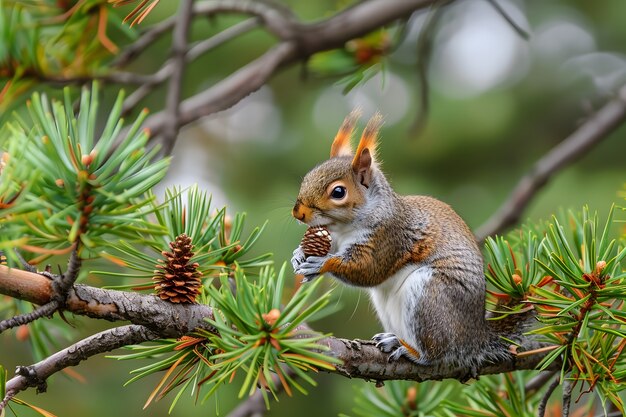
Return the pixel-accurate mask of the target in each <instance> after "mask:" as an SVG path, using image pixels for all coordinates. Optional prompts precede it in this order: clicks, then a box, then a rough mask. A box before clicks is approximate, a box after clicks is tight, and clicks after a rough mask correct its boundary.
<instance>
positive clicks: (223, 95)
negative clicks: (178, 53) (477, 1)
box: [145, 0, 438, 137]
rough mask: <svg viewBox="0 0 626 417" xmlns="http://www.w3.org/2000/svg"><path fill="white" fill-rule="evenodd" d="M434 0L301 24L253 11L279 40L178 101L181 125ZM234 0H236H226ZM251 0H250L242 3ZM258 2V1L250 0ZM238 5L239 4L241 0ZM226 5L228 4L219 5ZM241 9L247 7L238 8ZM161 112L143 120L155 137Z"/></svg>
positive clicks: (374, 6)
mask: <svg viewBox="0 0 626 417" xmlns="http://www.w3.org/2000/svg"><path fill="white" fill-rule="evenodd" d="M437 1H438V0H369V1H364V2H361V3H358V4H356V5H354V6H353V7H350V8H348V9H346V10H344V11H342V12H340V13H338V14H336V15H335V16H332V17H330V18H328V19H325V20H322V21H320V22H316V23H310V24H305V23H299V22H297V21H295V20H292V18H291V17H290V16H285V15H284V14H282V13H280V12H279V11H277V10H272V11H270V10H266V9H262V10H257V12H258V15H259V16H260V17H261V18H262V19H263V22H264V25H265V27H266V28H268V30H270V32H272V33H274V34H275V35H276V36H278V37H279V39H281V41H280V42H279V43H278V44H277V45H275V46H274V47H273V48H271V49H270V50H268V51H267V52H266V53H265V54H263V55H262V56H261V57H259V58H257V59H256V60H254V61H252V62H250V63H249V64H247V65H246V66H244V67H242V68H241V69H239V70H238V71H236V72H235V73H234V74H232V75H231V76H229V77H227V78H225V79H223V80H222V81H220V82H218V83H217V84H215V85H214V86H213V87H211V88H209V89H207V90H205V91H202V92H200V93H198V94H196V95H195V96H192V97H190V98H188V99H186V100H184V101H183V102H182V103H181V106H180V109H181V110H180V111H181V114H180V116H181V118H180V122H181V125H186V124H189V123H192V122H194V121H196V120H197V119H199V118H201V117H203V116H207V115H209V114H212V113H216V112H218V111H221V110H225V109H227V108H229V107H232V106H233V105H235V104H237V103H238V102H239V101H240V100H242V99H243V98H245V97H246V96H248V95H249V94H251V93H253V92H254V91H256V90H258V89H259V88H261V86H263V85H264V84H265V83H266V82H267V81H268V80H269V79H270V78H271V77H272V76H273V75H274V74H275V73H276V72H277V71H278V70H279V69H282V68H285V67H287V66H288V65H291V64H293V63H295V62H297V61H299V60H306V59H307V58H309V57H310V56H311V55H313V54H314V53H317V52H321V51H325V50H328V49H333V48H337V47H341V46H343V45H344V44H345V43H346V42H347V41H349V40H351V39H354V38H356V37H359V36H363V35H365V34H367V33H369V32H371V31H372V30H374V29H376V28H378V27H380V26H384V25H386V24H390V23H392V22H394V21H396V20H398V19H401V18H404V17H406V16H408V15H410V14H411V13H413V12H414V11H416V10H419V9H422V8H425V7H428V6H431V5H432V4H434V3H436V2H437ZM226 3H229V4H230V5H231V6H233V8H231V9H230V11H233V10H234V9H235V7H234V5H235V4H237V3H238V2H236V1H232V0H231V1H229V2H224V3H218V4H226ZM246 4H249V3H246ZM254 4H255V5H258V4H260V3H254ZM240 7H243V6H241V5H240ZM223 10H226V9H223ZM241 10H245V9H241ZM163 113H164V112H163V111H162V112H159V113H155V114H154V115H152V116H150V117H149V118H148V119H146V121H145V126H146V127H148V128H149V129H150V131H151V132H152V135H153V137H156V136H159V135H160V134H161V133H162V131H163V129H164V126H165V119H166V116H165V115H164V114H163Z"/></svg>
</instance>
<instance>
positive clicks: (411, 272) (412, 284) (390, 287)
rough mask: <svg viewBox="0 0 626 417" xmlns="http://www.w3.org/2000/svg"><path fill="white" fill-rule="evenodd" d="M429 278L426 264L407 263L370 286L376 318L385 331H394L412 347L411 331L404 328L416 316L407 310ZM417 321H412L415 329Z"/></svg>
mask: <svg viewBox="0 0 626 417" xmlns="http://www.w3.org/2000/svg"><path fill="white" fill-rule="evenodd" d="M431 278H432V270H431V269H430V268H429V267H428V266H423V265H408V266H406V267H404V268H402V269H401V270H400V271H398V272H396V273H395V274H394V275H393V276H392V277H391V278H389V279H387V280H386V281H385V282H384V283H382V284H381V285H378V286H376V287H373V288H370V289H369V293H370V298H371V299H372V304H374V308H375V309H376V313H377V314H378V318H379V320H380V322H381V324H382V325H383V327H384V329H385V332H388V333H394V334H395V335H396V336H398V337H400V338H401V339H404V340H406V341H407V342H409V343H411V344H413V345H414V346H415V344H414V343H415V342H416V341H415V340H413V339H414V337H415V336H414V335H413V334H410V333H413V332H412V331H407V330H408V329H409V328H408V327H407V320H413V321H414V320H415V315H414V314H411V313H410V312H409V311H408V309H409V308H410V309H414V308H415V305H414V304H415V302H416V301H417V300H419V299H420V298H421V296H422V293H423V291H424V284H426V283H427V282H428V281H429V280H430V279H431ZM407 297H410V300H411V304H413V305H412V306H410V307H409V306H407ZM416 324H417V325H419V323H412V324H411V326H410V328H414V326H415V325H416Z"/></svg>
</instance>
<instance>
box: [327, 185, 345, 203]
mask: <svg viewBox="0 0 626 417" xmlns="http://www.w3.org/2000/svg"><path fill="white" fill-rule="evenodd" d="M345 196H346V187H342V186H340V185H338V186H337V187H335V188H333V190H332V191H331V192H330V198H332V199H335V200H341V199H342V198H344V197H345Z"/></svg>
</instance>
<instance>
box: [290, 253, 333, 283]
mask: <svg viewBox="0 0 626 417" xmlns="http://www.w3.org/2000/svg"><path fill="white" fill-rule="evenodd" d="M294 254H295V253H294ZM327 259H328V257H326V256H309V257H308V258H306V259H305V260H304V262H302V263H300V264H299V265H297V266H295V267H294V272H295V273H296V274H299V275H304V278H303V279H302V282H309V281H311V280H313V279H314V278H315V277H317V276H319V275H321V273H320V271H321V270H322V266H323V265H324V262H326V260H327ZM292 263H293V259H292Z"/></svg>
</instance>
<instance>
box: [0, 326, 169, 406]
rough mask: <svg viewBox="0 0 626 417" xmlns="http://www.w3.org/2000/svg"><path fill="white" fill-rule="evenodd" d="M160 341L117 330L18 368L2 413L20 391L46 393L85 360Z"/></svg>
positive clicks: (136, 329) (149, 334)
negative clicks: (54, 378)
mask: <svg viewBox="0 0 626 417" xmlns="http://www.w3.org/2000/svg"><path fill="white" fill-rule="evenodd" d="M159 337H160V336H159V334H158V333H155V332H153V331H150V330H148V329H147V328H145V327H143V326H137V325H128V326H121V327H116V328H113V329H109V330H105V331H103V332H100V333H97V334H95V335H93V336H90V337H88V338H86V339H83V340H81V341H79V342H77V343H74V344H73V345H72V346H70V347H68V348H66V349H63V350H61V351H59V352H57V353H55V354H53V355H51V356H49V357H47V358H45V359H44V360H42V361H40V362H37V363H36V364H34V365H31V366H21V367H18V368H17V371H16V373H17V374H18V375H17V376H15V377H13V378H12V379H10V380H9V381H7V384H6V396H5V398H4V400H3V401H2V403H0V411H1V410H2V409H3V406H2V404H5V405H6V404H7V403H8V401H9V400H10V399H11V398H13V397H15V395H16V394H17V393H19V392H20V391H24V390H25V389H27V388H31V387H37V392H43V391H45V389H46V380H47V379H48V378H49V377H50V376H51V375H53V374H54V373H56V372H59V371H60V370H62V369H64V368H67V367H68V366H75V365H78V364H79V363H80V362H82V361H83V360H85V359H88V358H90V357H91V356H94V355H97V354H99V353H102V352H108V351H111V350H113V349H117V348H120V347H122V346H126V345H130V344H134V343H142V342H145V341H148V340H154V339H157V338H159Z"/></svg>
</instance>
